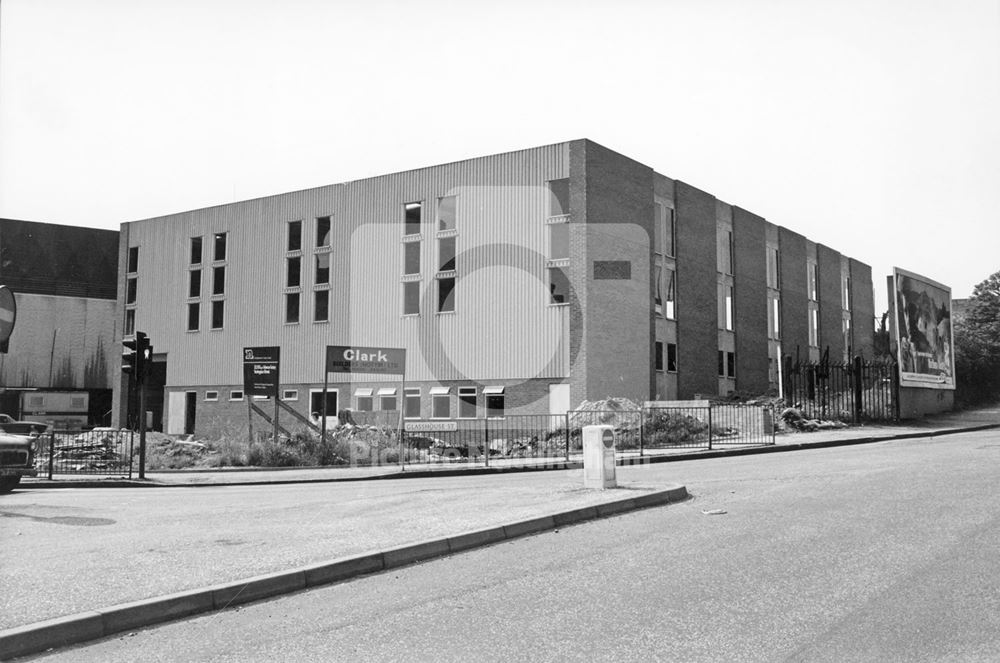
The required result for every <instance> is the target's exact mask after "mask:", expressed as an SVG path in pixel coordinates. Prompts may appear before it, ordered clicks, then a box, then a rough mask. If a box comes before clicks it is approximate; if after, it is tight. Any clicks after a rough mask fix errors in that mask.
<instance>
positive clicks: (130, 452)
mask: <svg viewBox="0 0 1000 663" xmlns="http://www.w3.org/2000/svg"><path fill="white" fill-rule="evenodd" d="M134 453H135V433H133V432H132V431H129V432H128V478H129V479H131V478H132V465H133V463H134V462H135V461H134V458H133V456H132V455H133V454H134Z"/></svg>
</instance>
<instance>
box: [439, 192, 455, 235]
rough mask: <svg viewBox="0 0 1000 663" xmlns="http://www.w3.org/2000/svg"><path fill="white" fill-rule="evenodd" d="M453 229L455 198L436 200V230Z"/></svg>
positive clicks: (448, 197)
mask: <svg viewBox="0 0 1000 663" xmlns="http://www.w3.org/2000/svg"><path fill="white" fill-rule="evenodd" d="M454 229H455V196H444V197H442V198H438V230H454Z"/></svg>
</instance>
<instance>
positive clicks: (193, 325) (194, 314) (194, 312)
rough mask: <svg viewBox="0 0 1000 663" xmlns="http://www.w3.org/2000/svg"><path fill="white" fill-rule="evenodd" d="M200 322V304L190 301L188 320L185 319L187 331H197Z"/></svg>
mask: <svg viewBox="0 0 1000 663" xmlns="http://www.w3.org/2000/svg"><path fill="white" fill-rule="evenodd" d="M200 324H201V304H199V303H198V302H191V303H190V304H188V320H187V330H188V331H198V328H199V326H200Z"/></svg>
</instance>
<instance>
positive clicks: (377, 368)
mask: <svg viewBox="0 0 1000 663" xmlns="http://www.w3.org/2000/svg"><path fill="white" fill-rule="evenodd" d="M326 372H327V373H382V374H386V375H403V374H404V373H405V372H406V350H405V349H403V348H365V347H359V346H354V345H328V346H326Z"/></svg>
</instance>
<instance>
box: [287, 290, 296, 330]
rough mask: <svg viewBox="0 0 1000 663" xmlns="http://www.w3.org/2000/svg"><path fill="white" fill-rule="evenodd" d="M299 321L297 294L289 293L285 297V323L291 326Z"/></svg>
mask: <svg viewBox="0 0 1000 663" xmlns="http://www.w3.org/2000/svg"><path fill="white" fill-rule="evenodd" d="M298 321H299V293H297V292H289V293H287V294H286V295H285V322H287V323H289V324H293V323H296V322H298Z"/></svg>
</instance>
